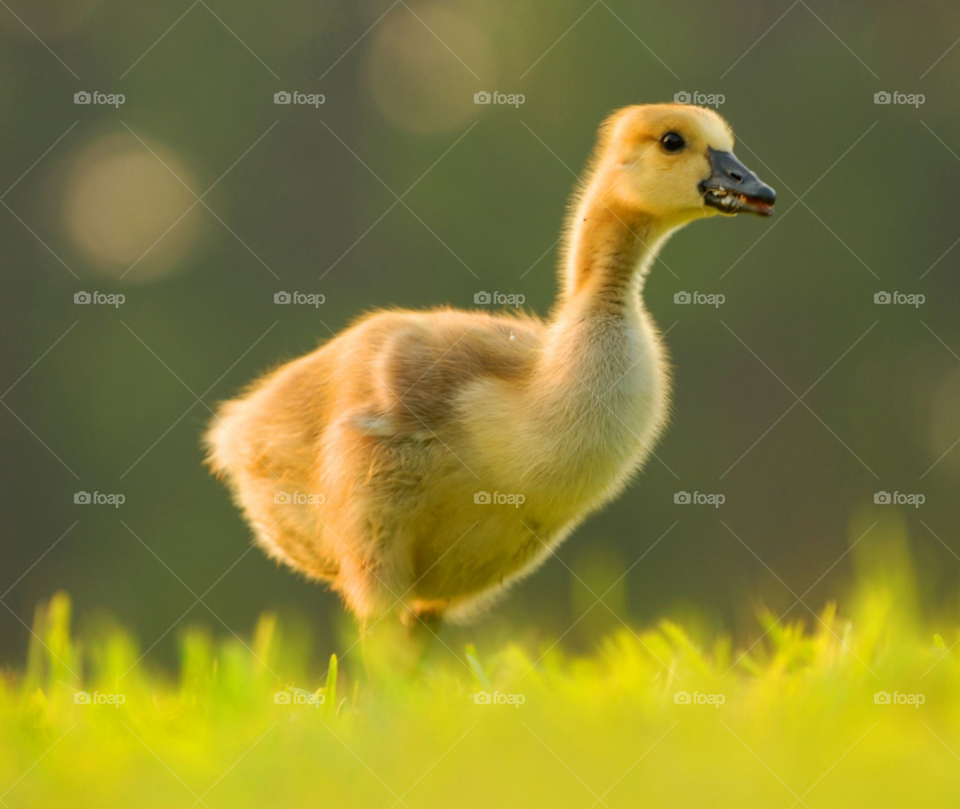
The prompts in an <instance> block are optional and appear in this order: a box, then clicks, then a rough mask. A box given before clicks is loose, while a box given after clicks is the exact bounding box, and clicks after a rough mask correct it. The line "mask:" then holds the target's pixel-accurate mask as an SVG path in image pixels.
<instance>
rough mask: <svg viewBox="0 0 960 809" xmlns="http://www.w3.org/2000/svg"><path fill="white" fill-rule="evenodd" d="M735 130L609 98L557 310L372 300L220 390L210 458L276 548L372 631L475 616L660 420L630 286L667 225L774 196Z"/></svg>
mask: <svg viewBox="0 0 960 809" xmlns="http://www.w3.org/2000/svg"><path fill="white" fill-rule="evenodd" d="M733 148H734V136H733V132H732V129H731V128H730V126H729V124H728V123H727V122H726V121H725V120H724V119H723V118H722V117H721V116H720V115H719V114H718V113H717V112H716V111H715V110H712V109H710V108H706V107H698V106H694V105H685V104H646V105H633V106H628V107H624V108H622V109H619V110H617V111H615V112H614V113H612V114H611V115H610V116H609V117H608V118H607V119H606V120H605V121H604V122H603V123H602V125H601V126H600V128H599V132H598V135H597V139H596V145H595V148H594V152H593V155H592V157H591V158H590V161H589V163H588V165H587V169H586V171H585V172H584V174H583V176H582V178H581V181H580V182H579V183H578V185H577V187H576V189H575V191H574V193H573V196H572V199H571V204H570V207H569V212H568V215H567V222H566V227H565V229H564V231H563V233H564V235H563V239H562V242H563V250H562V253H561V259H560V261H559V271H558V286H559V292H558V295H557V300H556V302H555V305H554V307H553V308H552V310H551V311H550V313H549V316H547V317H545V318H540V317H536V316H534V315H532V314H527V313H525V312H523V311H514V312H512V313H510V312H504V313H502V314H500V313H493V312H491V311H490V310H484V311H480V310H476V311H464V310H458V309H454V308H450V307H440V308H434V309H429V310H423V311H413V310H402V309H401V310H396V309H387V310H378V311H374V312H372V313H368V314H366V315H363V316H361V317H360V318H359V319H358V320H357V321H356V322H355V323H354V324H353V325H351V326H350V327H349V328H347V329H346V330H344V331H342V332H341V333H339V334H336V335H334V336H332V337H331V338H329V339H327V340H326V341H325V342H323V343H322V344H321V345H320V346H319V347H318V348H317V349H316V350H314V351H312V352H311V353H309V354H306V355H305V356H302V357H300V358H298V359H295V360H293V361H290V362H287V363H286V364H283V365H281V366H279V367H277V368H275V369H274V370H272V371H271V372H269V373H267V374H266V375H265V376H263V377H262V378H260V379H259V380H257V381H255V382H254V383H253V384H252V385H251V386H250V387H248V388H247V389H246V390H245V391H244V392H243V393H242V394H241V395H240V396H239V397H237V398H235V399H232V400H230V401H227V402H225V403H223V404H222V405H221V406H220V407H219V409H218V410H217V411H216V415H215V416H214V418H213V419H212V421H211V424H210V427H209V430H208V432H207V433H206V436H205V447H206V451H207V456H206V460H207V463H208V465H209V466H210V468H211V470H212V471H213V472H214V473H215V474H216V475H217V476H218V477H220V478H221V479H225V481H226V483H227V484H228V487H229V488H230V490H231V491H232V494H233V498H234V500H235V502H236V504H237V505H238V506H239V508H240V509H241V510H242V511H243V513H244V515H245V517H246V519H247V521H248V522H249V524H250V526H251V528H252V531H253V533H254V534H255V537H256V541H257V542H258V543H259V544H260V545H261V546H262V547H263V548H264V549H265V550H266V552H267V554H268V555H269V556H270V557H273V558H274V559H276V560H278V561H279V562H281V563H283V564H285V565H287V566H289V567H291V568H293V569H294V570H296V571H299V572H300V573H302V574H305V575H306V576H307V577H308V578H310V579H314V580H318V581H321V582H325V583H326V584H327V585H328V586H330V587H332V589H333V590H335V591H336V592H337V593H338V594H339V596H340V597H341V599H342V600H343V602H344V603H345V605H346V606H347V607H348V608H349V609H350V610H351V611H352V612H353V613H354V615H355V616H356V617H357V619H358V620H359V622H360V625H361V628H365V631H369V630H370V629H372V627H373V626H374V625H376V624H378V623H380V622H381V621H384V620H385V619H389V622H391V623H393V624H394V625H395V626H397V627H401V626H403V625H406V626H407V627H408V628H410V627H414V628H418V629H420V631H423V630H424V629H426V630H428V631H429V632H430V633H436V632H437V631H438V629H439V628H440V626H441V625H442V624H443V623H445V622H449V623H453V624H457V623H465V622H469V621H471V620H473V619H475V618H477V617H478V616H479V615H481V614H482V613H484V612H485V611H487V610H488V609H489V608H490V607H491V606H492V605H493V604H495V603H496V602H497V601H498V600H499V599H500V598H501V597H502V596H503V595H504V594H505V593H506V592H507V591H508V590H509V588H510V587H511V585H513V584H515V583H516V582H518V581H520V580H521V579H523V578H524V577H526V576H528V575H530V574H531V573H532V572H533V571H534V570H536V568H537V567H538V566H539V565H541V564H542V563H543V562H544V561H545V560H546V559H547V558H548V557H549V556H550V555H551V553H552V552H553V551H554V550H555V549H556V548H557V546H558V545H559V544H560V543H561V542H562V541H563V540H564V539H566V538H567V537H568V536H569V535H570V534H571V532H573V531H574V529H575V528H576V527H577V525H578V524H580V523H581V522H582V521H583V520H584V519H585V518H586V517H587V516H588V515H590V514H591V513H593V512H595V511H597V510H598V509H600V508H601V507H602V506H604V505H605V504H607V503H609V502H610V501H611V500H612V499H614V498H615V497H616V496H617V495H618V494H619V493H621V492H622V491H623V489H624V488H625V487H626V486H627V485H628V484H629V483H630V481H631V480H632V479H633V478H634V477H635V475H636V474H637V472H638V471H639V470H640V469H641V468H642V466H643V464H644V462H645V461H646V460H647V458H648V457H649V455H650V454H651V452H652V450H653V447H654V446H655V444H656V442H657V440H658V439H659V438H660V436H661V435H662V433H663V431H664V429H665V427H666V424H667V421H668V414H669V409H670V397H671V390H670V387H671V386H670V368H669V361H668V357H667V352H666V349H665V347H664V345H663V339H662V335H661V333H660V332H659V331H658V329H657V327H656V325H655V324H654V322H653V320H652V319H651V317H650V315H649V314H648V312H647V310H646V308H645V306H644V303H643V297H642V295H643V289H644V282H645V280H646V278H647V276H648V273H649V272H650V271H651V268H652V267H653V266H654V264H655V263H656V262H657V260H658V253H659V251H660V250H661V249H662V247H663V245H664V244H665V242H666V241H667V239H668V238H670V236H671V235H672V234H673V233H675V232H676V231H677V230H679V229H681V228H683V227H684V226H685V225H687V224H689V223H691V222H693V221H695V220H698V219H704V218H707V217H711V216H717V215H721V216H722V215H725V216H734V215H736V214H739V213H751V214H756V215H760V216H770V215H771V214H773V213H774V203H775V202H776V192H775V191H774V190H773V189H772V188H770V187H769V186H768V185H766V184H764V183H763V182H762V181H761V180H760V179H759V178H758V177H757V175H756V174H754V173H753V172H752V171H750V170H749V169H748V168H746V166H744V165H743V164H742V163H741V162H740V161H739V160H738V159H737V158H736V157H735V156H734V154H733ZM396 618H399V619H400V621H399V622H396V620H395V619H396ZM400 631H403V630H402V629H401V630H400Z"/></svg>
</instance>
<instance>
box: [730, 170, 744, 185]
mask: <svg viewBox="0 0 960 809" xmlns="http://www.w3.org/2000/svg"><path fill="white" fill-rule="evenodd" d="M730 179H731V180H734V181H736V182H738V183H742V182H743V175H742V174H737V172H735V171H731V172H730Z"/></svg>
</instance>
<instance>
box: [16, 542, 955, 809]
mask: <svg viewBox="0 0 960 809" xmlns="http://www.w3.org/2000/svg"><path fill="white" fill-rule="evenodd" d="M878 530H879V529H878ZM872 539H874V540H875V541H874V542H873V543H872V545H871V548H872V550H871V552H870V553H869V554H864V553H863V552H862V551H863V549H861V548H858V549H857V551H856V552H855V556H856V557H857V558H858V560H859V562H858V569H859V570H860V571H861V580H860V583H859V585H858V587H857V588H856V590H855V591H854V592H851V593H849V594H848V595H847V596H846V597H845V599H844V603H843V605H842V607H843V608H842V609H840V610H838V609H837V608H836V607H835V606H833V605H830V604H828V605H827V606H826V607H825V608H823V609H822V612H821V614H820V619H821V621H822V623H821V621H817V620H815V619H814V618H813V616H812V615H810V613H806V614H807V615H808V616H809V620H808V622H807V625H806V626H803V625H802V624H801V623H798V622H792V621H791V622H784V623H779V624H777V623H775V622H776V619H777V617H778V616H774V615H770V614H767V613H762V614H761V615H760V627H761V630H760V631H758V632H757V633H756V634H755V635H754V639H756V637H758V636H759V635H760V633H761V631H763V630H764V629H769V632H768V633H767V634H766V636H765V637H764V638H763V640H762V641H761V642H760V643H759V644H757V645H756V646H754V647H753V648H752V649H751V650H750V651H749V653H748V654H746V656H744V657H742V658H741V655H742V654H743V651H744V650H740V651H736V650H734V649H733V648H732V645H731V643H730V641H729V640H728V639H725V638H723V637H720V638H717V639H715V640H712V641H709V642H707V641H704V640H702V639H695V637H694V635H695V634H696V633H695V631H694V630H689V631H688V630H685V629H684V628H683V627H680V626H678V625H675V624H673V623H669V622H665V623H662V624H661V625H659V626H657V627H656V628H651V629H648V630H641V631H639V632H638V635H634V634H633V633H632V632H628V631H627V630H623V631H621V632H619V633H617V634H615V635H613V636H611V637H608V638H606V639H604V640H602V641H599V642H598V648H597V650H596V652H595V653H594V654H592V655H590V656H588V657H573V656H568V655H567V654H565V653H564V652H563V651H562V648H561V645H558V646H556V647H554V648H553V649H552V650H551V651H550V652H549V653H548V654H546V656H544V657H543V658H542V659H539V660H538V658H540V657H541V654H542V653H543V651H544V650H545V649H546V646H547V645H549V644H545V646H544V648H543V649H536V650H533V649H523V648H519V647H517V646H507V647H506V648H502V649H499V650H480V651H479V652H478V651H477V650H476V649H473V648H472V647H468V648H467V649H462V650H457V651H459V653H460V654H459V658H458V659H455V655H451V654H447V653H446V652H441V654H440V655H438V656H436V657H435V659H434V662H432V663H431V664H430V665H429V666H427V668H426V670H425V672H424V673H423V675H422V676H421V677H420V678H419V679H418V680H416V681H410V680H405V679H402V678H397V679H396V681H393V682H387V683H383V684H381V685H380V686H378V687H373V686H372V685H369V684H365V683H360V682H357V681H354V680H352V679H350V678H348V677H347V675H346V674H345V672H344V670H343V668H344V667H343V666H340V667H339V668H340V671H339V674H338V672H337V666H336V662H335V660H334V666H333V667H331V668H330V670H329V671H327V669H328V665H327V664H326V662H325V661H324V662H323V664H322V665H320V664H318V661H313V662H311V661H308V660H306V659H305V658H306V655H305V653H304V652H303V649H304V648H305V639H304V638H303V637H302V636H301V635H299V634H298V633H297V632H296V631H294V630H293V629H292V628H291V627H289V626H284V625H281V624H279V623H278V622H277V621H276V619H275V618H273V617H271V616H270V615H265V616H263V617H262V618H261V619H260V621H259V623H258V624H257V626H256V628H255V630H254V632H253V634H252V636H251V637H249V638H247V639H246V644H247V645H248V646H249V649H248V648H245V647H244V645H243V644H241V643H240V642H238V641H237V640H236V639H234V638H232V637H231V638H228V639H227V640H215V639H213V638H212V637H211V636H210V635H208V634H207V633H206V632H205V631H203V630H201V629H192V630H189V631H187V632H186V633H185V634H184V635H183V636H182V637H181V652H180V671H179V673H178V675H177V676H176V677H174V676H172V675H164V674H163V673H162V672H158V671H156V670H155V669H153V668H151V666H150V665H149V663H148V660H149V659H147V660H145V661H143V662H141V663H140V664H138V665H137V666H135V667H134V668H133V669H132V670H130V671H129V673H128V674H126V676H123V675H124V673H125V672H127V671H128V669H130V667H131V666H132V665H133V663H134V662H135V661H136V660H137V659H138V658H139V656H140V654H141V649H140V647H139V646H138V644H137V642H136V641H135V640H134V638H132V637H131V636H130V635H129V634H127V633H126V632H125V631H123V630H122V629H120V628H118V627H116V626H114V627H112V628H109V629H101V630H99V631H96V632H93V633H91V634H90V635H89V636H85V637H84V638H83V640H82V643H81V642H80V641H78V640H77V639H75V638H74V637H72V636H71V629H70V628H71V607H70V601H69V599H68V598H67V596H65V595H62V594H61V595H56V596H55V597H53V598H52V599H51V600H50V601H49V602H48V603H46V604H43V605H40V606H39V607H38V608H37V612H36V616H35V620H34V627H33V628H34V632H35V633H36V635H37V636H38V637H37V638H36V639H34V641H33V642H32V643H31V645H30V649H29V654H28V659H27V661H26V665H25V666H24V668H23V669H22V670H21V671H17V672H7V673H5V674H4V675H2V676H0V799H2V804H0V806H2V805H6V806H7V807H9V809H18V808H19V807H55V806H56V807H60V806H70V807H87V806H89V807H101V808H102V807H163V808H164V809H169V808H170V807H190V806H193V805H197V806H208V807H211V809H212V808H213V807H247V806H265V807H323V806H335V807H364V809H366V807H384V809H386V807H390V806H392V805H394V804H396V805H398V806H402V805H406V806H409V807H411V808H412V807H501V806H508V807H514V806H516V807H521V806H522V807H541V806H550V807H584V809H586V807H590V806H593V805H594V804H596V805H598V806H604V805H605V806H609V807H637V806H644V807H646V806H650V807H707V806H710V807H716V806H720V807H727V806H730V807H761V806H762V807H780V806H782V807H790V806H793V805H795V804H796V805H797V806H808V807H811V809H813V808H814V807H844V809H849V808H850V807H861V806H871V807H905V806H922V807H939V806H944V807H946V806H956V805H957V799H958V796H960V759H958V757H957V754H960V665H958V664H960V661H958V658H957V656H956V655H955V653H954V652H953V651H949V649H950V647H952V645H953V644H954V643H955V642H956V641H957V640H958V639H960V629H958V624H960V622H958V620H957V616H956V615H955V614H954V615H949V616H946V617H942V618H940V619H937V620H936V621H934V620H932V619H929V618H926V619H925V618H922V617H921V615H920V613H921V610H920V609H919V608H918V606H917V604H918V598H917V590H916V587H915V583H914V578H915V577H914V574H912V573H911V568H910V565H909V559H908V558H907V555H906V551H905V547H906V546H905V543H904V541H903V540H902V538H901V539H898V538H896V537H894V538H892V539H890V538H888V539H886V540H884V539H883V538H877V537H873V538H872ZM865 543H866V540H864V543H861V544H865ZM821 606H822V605H821ZM800 609H802V608H800ZM797 614H798V613H796V612H795V613H792V615H797ZM937 633H939V634H937ZM941 635H942V638H941ZM41 640H42V643H41ZM751 642H752V641H751ZM958 648H960V647H958ZM71 670H72V671H73V672H76V673H77V674H78V675H80V678H79V679H78V678H77V677H75V676H74V675H73V674H72V673H71ZM271 670H272V671H274V672H276V673H277V674H278V675H279V677H280V679H279V680H278V679H277V678H275V677H274V676H273V674H271ZM80 689H83V690H85V691H88V692H90V693H91V694H92V693H94V692H98V693H99V694H116V693H119V694H122V695H123V697H124V702H123V704H122V705H119V706H116V705H109V704H108V705H94V704H87V705H84V704H76V702H75V694H76V692H77V691H78V690H80ZM297 689H301V690H297ZM278 690H279V691H282V692H283V693H285V694H291V696H292V697H293V696H299V698H300V699H302V700H304V701H307V700H310V699H311V697H312V696H313V695H314V694H322V695H323V696H324V698H325V699H324V702H323V704H321V705H311V704H303V705H292V704H277V703H276V702H275V694H276V693H277V692H278ZM479 690H485V691H489V692H493V691H496V692H499V693H500V694H517V695H521V694H522V695H523V704H521V705H519V706H516V705H513V704H511V705H478V704H475V701H474V694H475V693H476V692H477V691H479ZM679 691H685V692H688V693H690V694H693V693H694V692H697V693H699V694H722V695H723V698H724V701H723V704H722V705H720V706H714V705H692V704H687V705H684V704H676V703H675V699H674V695H675V694H676V693H677V692H679ZM878 691H887V692H890V693H891V694H892V693H894V692H898V693H900V694H922V695H923V696H924V703H923V704H922V705H920V706H918V707H917V706H914V705H895V704H889V705H878V704H876V703H875V701H874V694H875V693H876V692H878ZM317 701H318V700H316V701H315V702H317ZM801 797H802V802H801V803H797V801H798V799H799V798H801ZM200 798H202V803H198V802H197V801H198V799H200ZM400 798H402V803H397V801H398V799H400ZM599 798H602V803H597V800H598V799H599Z"/></svg>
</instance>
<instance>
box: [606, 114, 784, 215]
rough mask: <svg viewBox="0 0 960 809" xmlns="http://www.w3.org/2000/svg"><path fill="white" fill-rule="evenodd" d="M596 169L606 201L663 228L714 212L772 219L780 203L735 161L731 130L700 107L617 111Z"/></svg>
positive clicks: (713, 213)
mask: <svg viewBox="0 0 960 809" xmlns="http://www.w3.org/2000/svg"><path fill="white" fill-rule="evenodd" d="M597 171H598V174H599V175H602V176H603V185H604V186H605V191H604V192H603V196H604V200H605V201H614V202H616V203H618V205H619V206H621V207H622V208H624V209H626V211H629V212H633V213H635V214H638V215H644V216H648V217H653V218H655V219H657V220H660V221H661V222H662V223H663V224H664V225H665V226H667V227H674V226H678V225H682V224H686V223H687V222H690V221H692V220H694V219H699V218H702V217H706V216H713V215H716V214H718V213H720V214H726V215H728V216H732V215H734V214H738V213H754V214H759V215H760V216H770V215H772V214H773V212H774V208H773V205H774V202H776V199H777V194H776V192H775V191H774V190H773V189H772V188H770V186H768V185H766V184H764V183H763V182H761V181H760V179H759V178H758V177H757V175H756V174H754V173H753V172H752V171H750V169H748V168H747V167H746V166H744V165H743V164H742V163H741V162H740V161H739V160H738V159H737V158H736V157H735V156H734V154H733V132H732V130H731V129H730V125H729V124H728V123H727V122H726V121H725V120H724V119H723V118H721V117H720V116H719V115H718V114H717V113H716V112H714V111H713V110H710V109H707V108H705V107H695V106H690V105H685V104H649V105H643V106H635V107H627V108H626V109H623V110H620V111H619V112H617V113H615V114H614V115H613V116H612V117H611V118H610V119H609V120H608V122H607V124H606V126H605V128H604V130H603V132H602V134H601V142H600V149H599V165H598V166H597Z"/></svg>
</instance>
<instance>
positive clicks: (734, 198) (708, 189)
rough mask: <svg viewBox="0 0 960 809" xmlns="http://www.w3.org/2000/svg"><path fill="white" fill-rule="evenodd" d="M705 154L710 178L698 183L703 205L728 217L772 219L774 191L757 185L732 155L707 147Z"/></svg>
mask: <svg viewBox="0 0 960 809" xmlns="http://www.w3.org/2000/svg"><path fill="white" fill-rule="evenodd" d="M707 151H708V152H709V153H710V167H711V168H712V169H713V174H711V175H710V176H709V177H708V178H707V179H706V180H703V181H701V183H700V193H701V194H703V204H704V205H709V206H710V207H712V208H716V209H717V210H719V211H721V212H722V213H725V214H731V215H732V214H736V213H741V212H742V213H755V214H759V215H760V216H772V215H773V204H774V203H775V202H776V201H777V192H776V191H774V190H773V189H772V188H771V187H770V186H769V185H765V184H764V183H762V182H760V178H759V177H757V175H756V174H754V173H753V172H752V171H750V169H748V168H747V167H746V166H745V165H743V163H741V162H740V161H739V160H737V158H736V157H735V156H734V154H733V152H718V151H716V150H715V149H712V148H710V147H707Z"/></svg>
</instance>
